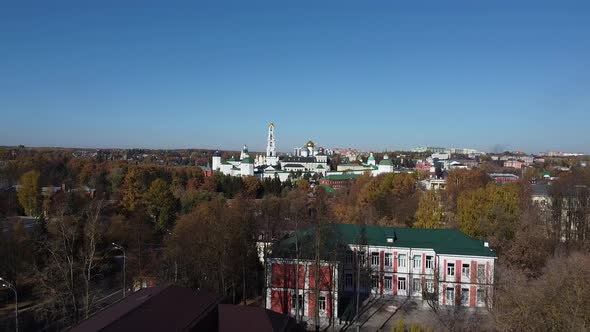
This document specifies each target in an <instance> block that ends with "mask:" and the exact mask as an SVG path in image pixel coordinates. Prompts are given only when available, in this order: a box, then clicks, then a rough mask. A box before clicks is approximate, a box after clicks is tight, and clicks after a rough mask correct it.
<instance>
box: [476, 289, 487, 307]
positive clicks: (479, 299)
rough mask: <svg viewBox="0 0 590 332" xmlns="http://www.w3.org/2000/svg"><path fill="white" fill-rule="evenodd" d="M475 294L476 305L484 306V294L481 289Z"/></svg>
mask: <svg viewBox="0 0 590 332" xmlns="http://www.w3.org/2000/svg"><path fill="white" fill-rule="evenodd" d="M476 294H477V297H476V298H477V304H480V305H481V304H484V303H485V294H484V291H483V289H478V290H477V293H476Z"/></svg>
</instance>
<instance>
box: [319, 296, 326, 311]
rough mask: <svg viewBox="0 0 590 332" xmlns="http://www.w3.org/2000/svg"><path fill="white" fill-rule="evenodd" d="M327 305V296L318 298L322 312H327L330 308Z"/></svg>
mask: <svg viewBox="0 0 590 332" xmlns="http://www.w3.org/2000/svg"><path fill="white" fill-rule="evenodd" d="M327 304H328V301H327V298H326V297H325V296H320V297H319V298H318V308H320V311H322V312H326V309H327V308H328V305H327Z"/></svg>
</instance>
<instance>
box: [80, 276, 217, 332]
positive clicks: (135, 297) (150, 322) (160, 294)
mask: <svg viewBox="0 0 590 332" xmlns="http://www.w3.org/2000/svg"><path fill="white" fill-rule="evenodd" d="M220 301H221V298H220V297H219V296H218V295H215V294H213V293H210V292H207V291H203V290H199V291H195V290H191V289H187V288H182V287H178V286H167V287H153V288H144V289H141V290H139V291H137V292H135V293H133V294H131V295H129V296H127V297H126V298H125V299H123V300H121V301H119V302H117V303H115V304H113V305H111V306H109V307H107V308H105V309H104V310H102V311H99V312H98V313H96V314H95V315H93V316H91V317H90V318H89V319H87V320H84V321H82V322H81V323H80V324H78V325H77V326H75V327H73V328H72V329H71V330H70V331H104V332H107V331H186V330H190V329H192V328H194V327H196V326H197V324H198V322H199V320H201V319H202V318H203V317H204V316H206V315H207V314H208V313H210V312H211V311H212V310H214V309H215V308H216V307H217V304H218V303H219V302H220Z"/></svg>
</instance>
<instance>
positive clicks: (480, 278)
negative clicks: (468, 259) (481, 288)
mask: <svg viewBox="0 0 590 332" xmlns="http://www.w3.org/2000/svg"><path fill="white" fill-rule="evenodd" d="M485 280H486V266H485V264H477V282H479V283H480V284H483V283H485Z"/></svg>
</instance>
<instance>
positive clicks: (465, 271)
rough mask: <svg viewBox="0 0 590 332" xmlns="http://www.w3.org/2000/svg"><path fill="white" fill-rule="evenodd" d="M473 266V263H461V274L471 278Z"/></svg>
mask: <svg viewBox="0 0 590 332" xmlns="http://www.w3.org/2000/svg"><path fill="white" fill-rule="evenodd" d="M470 268H471V265H469V264H462V265H461V276H462V277H465V278H469V270H470Z"/></svg>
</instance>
